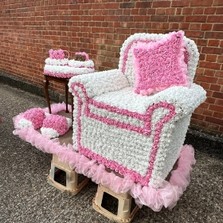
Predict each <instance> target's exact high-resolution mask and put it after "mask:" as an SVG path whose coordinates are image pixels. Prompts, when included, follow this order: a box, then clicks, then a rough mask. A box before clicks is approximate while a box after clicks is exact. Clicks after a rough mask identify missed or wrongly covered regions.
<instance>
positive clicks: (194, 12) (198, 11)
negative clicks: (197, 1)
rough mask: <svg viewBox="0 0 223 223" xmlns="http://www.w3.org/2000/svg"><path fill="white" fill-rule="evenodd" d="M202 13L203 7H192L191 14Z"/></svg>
mask: <svg viewBox="0 0 223 223" xmlns="http://www.w3.org/2000/svg"><path fill="white" fill-rule="evenodd" d="M203 14H204V8H194V9H193V15H203Z"/></svg>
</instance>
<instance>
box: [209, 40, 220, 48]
mask: <svg viewBox="0 0 223 223" xmlns="http://www.w3.org/2000/svg"><path fill="white" fill-rule="evenodd" d="M219 44H220V40H213V39H209V40H208V46H219Z"/></svg>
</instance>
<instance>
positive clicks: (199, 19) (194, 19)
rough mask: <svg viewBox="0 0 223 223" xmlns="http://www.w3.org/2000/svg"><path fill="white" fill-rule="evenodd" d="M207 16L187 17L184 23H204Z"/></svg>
mask: <svg viewBox="0 0 223 223" xmlns="http://www.w3.org/2000/svg"><path fill="white" fill-rule="evenodd" d="M206 20H207V16H196V15H193V16H187V17H186V22H206Z"/></svg>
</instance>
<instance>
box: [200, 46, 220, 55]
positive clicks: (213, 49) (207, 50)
mask: <svg viewBox="0 0 223 223" xmlns="http://www.w3.org/2000/svg"><path fill="white" fill-rule="evenodd" d="M202 53H207V54H208V53H210V54H222V48H220V47H219V48H217V47H202Z"/></svg>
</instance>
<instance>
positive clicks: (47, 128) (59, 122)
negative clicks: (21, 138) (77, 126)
mask: <svg viewBox="0 0 223 223" xmlns="http://www.w3.org/2000/svg"><path fill="white" fill-rule="evenodd" d="M71 125H72V120H71V119H70V118H66V117H64V116H61V115H52V114H49V115H47V116H46V118H45V119H44V121H43V125H42V127H41V129H40V131H41V133H42V135H44V136H47V137H48V138H56V137H59V136H61V135H64V134H65V133H66V132H67V131H68V130H69V128H70V127H71Z"/></svg>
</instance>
